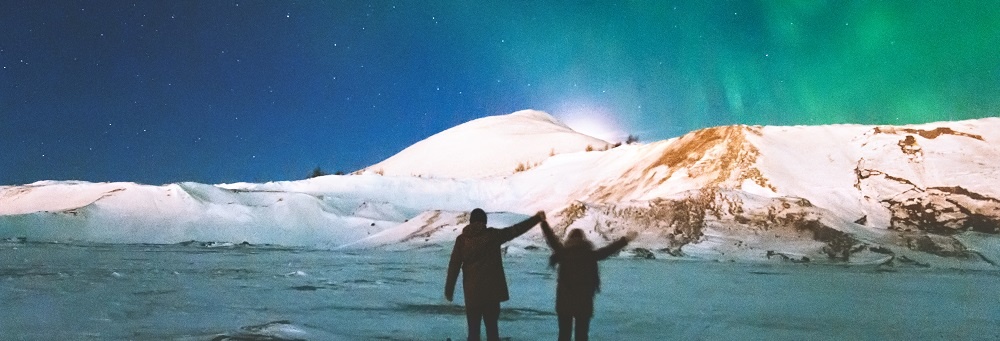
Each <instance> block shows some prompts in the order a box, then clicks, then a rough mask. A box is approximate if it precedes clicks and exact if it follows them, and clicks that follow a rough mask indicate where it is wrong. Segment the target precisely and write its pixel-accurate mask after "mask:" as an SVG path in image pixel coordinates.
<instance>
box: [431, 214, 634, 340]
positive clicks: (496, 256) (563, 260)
mask: <svg viewBox="0 0 1000 341" xmlns="http://www.w3.org/2000/svg"><path fill="white" fill-rule="evenodd" d="M538 223H541V225H542V233H543V234H544V235H545V241H546V243H548V244H549V247H551V248H552V256H551V257H549V266H552V267H554V266H557V265H558V279H557V285H556V315H558V317H559V340H569V339H570V336H571V335H572V334H573V332H574V330H575V334H576V340H587V335H588V333H589V329H590V318H591V316H593V313H594V295H595V294H597V292H598V291H600V286H601V280H600V275H599V274H598V269H597V261H599V260H602V259H605V258H608V257H609V256H611V255H612V254H614V253H615V252H618V251H619V250H621V249H622V248H624V247H625V245H627V244H628V243H629V241H631V240H632V239H635V233H634V232H632V233H629V234H628V235H627V236H626V237H623V238H620V239H618V240H617V241H615V242H613V243H611V244H609V245H607V246H604V247H601V248H596V249H595V248H594V244H592V243H591V242H590V241H589V240H587V237H586V236H585V235H584V233H583V231H581V230H579V229H572V230H570V231H569V234H568V235H567V237H566V239H565V240H562V241H560V240H559V238H558V237H556V235H555V232H553V231H552V228H551V227H550V226H549V224H548V222H547V221H546V220H545V212H543V211H538V213H535V215H534V216H532V217H531V218H528V219H526V220H524V221H522V222H520V223H517V224H514V225H513V226H510V227H507V228H501V229H497V228H489V227H486V212H485V211H483V210H482V209H479V208H477V209H474V210H472V212H471V214H470V216H469V225H468V226H466V227H465V228H464V229H462V234H461V235H459V236H458V238H456V239H455V247H454V249H452V252H451V260H450V262H449V263H448V277H447V280H446V282H445V288H444V295H445V298H446V299H448V301H451V300H452V299H453V297H454V293H455V283H456V282H457V281H458V275H459V272H462V273H464V275H463V278H462V289H463V293H464V294H465V316H466V321H467V322H468V326H469V336H468V339H469V340H479V326H480V321H482V323H483V324H485V326H486V339H487V340H500V335H499V329H498V327H497V321H498V320H499V317H500V302H503V301H506V300H507V299H509V298H510V296H509V294H508V292H507V278H506V276H505V275H504V271H503V261H502V258H501V252H500V248H501V245H503V244H504V243H506V242H508V241H510V240H511V239H514V238H516V237H517V236H520V235H522V234H524V233H525V232H528V230H530V229H531V228H532V227H534V226H535V225H536V224H538ZM574 322H575V326H574Z"/></svg>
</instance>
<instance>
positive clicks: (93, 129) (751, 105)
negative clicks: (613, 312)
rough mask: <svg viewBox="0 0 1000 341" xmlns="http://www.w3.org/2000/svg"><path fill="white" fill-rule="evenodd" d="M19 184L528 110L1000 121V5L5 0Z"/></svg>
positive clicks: (379, 155) (217, 161)
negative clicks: (999, 50)
mask: <svg viewBox="0 0 1000 341" xmlns="http://www.w3.org/2000/svg"><path fill="white" fill-rule="evenodd" d="M0 22H2V23H3V25H2V28H0V32H2V34H0V145H2V146H3V150H4V154H3V156H0V184H19V183H29V182H34V181H37V180H44V179H55V180H63V179H79V180H88V181H137V182H143V183H153V184H157V183H165V182H174V181H198V182H206V183H216V182H233V181H271V180H290V179H298V178H301V177H303V176H305V175H306V174H307V173H308V172H309V170H311V169H312V168H313V167H315V166H320V167H322V168H323V169H324V170H328V171H331V172H332V171H336V170H342V171H353V170H355V169H359V168H362V167H364V166H367V165H370V164H373V163H376V162H378V161H380V160H382V159H385V158H387V157H389V156H391V155H392V154H394V153H396V152H398V151H399V150H402V149H403V148H405V147H406V146H408V145H410V144H412V143H414V142H416V141H419V140H420V139H423V138H426V137H427V136H430V135H432V134H434V133H436V132H439V131H441V130H443V129H447V128H449V127H451V126H454V125H457V124H460V123H462V122H465V121H468V120H471V119H475V118H478V117H483V116H487V115H497V114H504V113H510V112H513V111H516V110H520V109H527V108H533V109H539V110H545V111H548V112H550V113H552V114H553V115H555V116H557V117H562V118H564V119H566V120H567V121H574V120H579V119H581V118H583V119H590V120H592V121H599V122H603V123H602V124H603V125H604V126H605V127H606V128H608V129H609V130H616V131H617V133H619V135H621V134H627V133H634V134H637V135H639V136H640V138H641V139H642V140H643V141H652V140H658V139H663V138H668V137H673V136H678V135H681V134H684V133H686V132H688V131H691V130H694V129H699V128H703V127H708V126H716V125H727V124H762V125H791V124H810V125H812V124H831V123H861V124H906V123H923V122H929V121H938V120H959V119H969V118H978V117H987V116H997V114H998V112H1000V96H998V95H1000V53H997V48H996V46H1000V34H998V29H997V28H996V27H1000V6H997V5H996V3H995V2H992V1H819V0H816V1H625V2H601V1H539V2H528V1H497V2H482V3H480V2H465V1H432V2H417V1H373V2H360V1H331V2H323V1H296V2H284V1H232V0H229V1H197V2H195V1H185V2H180V1H162V2H161V1H138V2H131V1H101V2H87V1H27V0H24V1H20V0H19V1H5V2H3V3H2V4H0Z"/></svg>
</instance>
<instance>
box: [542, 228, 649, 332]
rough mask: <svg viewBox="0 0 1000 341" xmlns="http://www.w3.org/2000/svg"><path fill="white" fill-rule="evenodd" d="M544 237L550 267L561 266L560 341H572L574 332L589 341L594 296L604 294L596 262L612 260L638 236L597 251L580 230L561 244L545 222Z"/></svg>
mask: <svg viewBox="0 0 1000 341" xmlns="http://www.w3.org/2000/svg"><path fill="white" fill-rule="evenodd" d="M542 233H544V234H545V241H546V242H547V243H548V244H549V247H551V248H552V256H551V257H549V266H556V264H558V265H559V268H558V274H559V275H558V279H557V280H556V282H557V284H556V315H558V316H559V340H560V341H569V340H570V337H571V336H572V333H573V331H574V330H575V331H576V340H577V341H583V340H587V338H588V333H589V332H590V318H591V317H592V316H594V295H596V294H597V293H598V292H600V290H601V278H600V274H598V270H597V261H599V260H602V259H605V258H608V257H610V256H611V255H612V254H614V253H615V252H618V251H619V250H621V249H622V248H624V247H625V245H628V243H629V241H631V240H632V239H635V232H630V233H629V234H628V235H626V236H625V237H623V238H620V239H618V240H617V241H615V242H613V243H611V244H609V245H607V246H605V247H602V248H600V249H596V250H595V249H594V244H592V243H591V242H590V241H589V240H587V237H586V236H585V235H584V234H583V231H581V230H580V229H572V230H570V231H569V236H567V237H566V241H565V242H560V241H559V239H558V238H556V235H555V233H554V232H552V228H551V227H550V226H549V224H548V222H547V221H545V220H542ZM574 322H575V323H576V326H575V328H574V326H573V324H574Z"/></svg>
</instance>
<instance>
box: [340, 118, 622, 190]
mask: <svg viewBox="0 0 1000 341" xmlns="http://www.w3.org/2000/svg"><path fill="white" fill-rule="evenodd" d="M609 146H610V143H608V142H607V141H604V140H601V139H598V138H595V137H591V136H587V135H584V134H581V133H578V132H576V131H573V129H570V128H569V127H567V126H566V125H564V124H563V123H561V122H559V121H558V120H556V119H555V118H553V117H552V116H550V115H549V114H547V113H544V112H541V111H536V110H522V111H518V112H515V113H512V114H508V115H500V116H489V117H483V118H480V119H476V120H472V121H469V122H466V123H463V124H460V125H458V126H455V127H453V128H451V129H447V130H445V131H442V132H440V133H437V134H434V135H433V136H431V137H428V138H427V139H424V140H423V141H420V142H417V143H414V144H413V145H412V146H409V147H407V148H406V149H404V150H403V151H401V152H399V153H398V154H396V155H393V156H392V157H390V158H388V159H386V160H385V161H382V162H379V163H377V164H374V165H372V166H370V167H367V168H365V169H363V170H361V171H360V172H361V173H377V174H381V175H389V176H410V175H413V176H422V177H432V178H482V177H488V176H496V175H510V174H512V173H514V172H515V171H522V170H525V169H528V168H531V167H534V166H536V165H537V164H538V163H540V162H542V161H543V160H545V159H546V158H548V157H549V156H550V155H554V154H562V153H570V152H579V151H584V150H586V149H587V148H591V149H602V150H603V149H607V148H609Z"/></svg>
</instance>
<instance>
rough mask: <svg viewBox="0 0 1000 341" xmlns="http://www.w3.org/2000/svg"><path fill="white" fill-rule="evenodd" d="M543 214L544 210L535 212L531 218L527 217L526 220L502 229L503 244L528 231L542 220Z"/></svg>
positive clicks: (501, 240) (501, 239)
mask: <svg viewBox="0 0 1000 341" xmlns="http://www.w3.org/2000/svg"><path fill="white" fill-rule="evenodd" d="M543 214H544V213H542V211H538V213H535V215H533V216H531V218H528V219H525V220H524V221H522V222H520V223H517V224H514V225H512V226H510V227H506V228H502V229H500V243H501V244H503V243H506V242H509V241H510V240H511V239H514V238H517V236H520V235H522V234H524V233H525V232H528V230H530V229H531V228H532V227H534V226H535V224H538V222H539V221H542V215H543Z"/></svg>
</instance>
